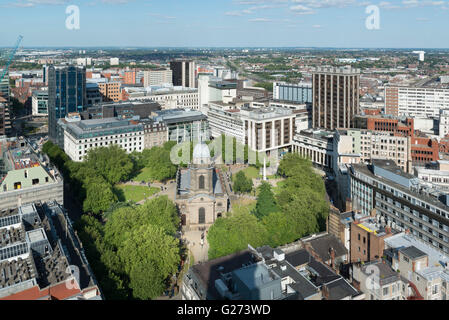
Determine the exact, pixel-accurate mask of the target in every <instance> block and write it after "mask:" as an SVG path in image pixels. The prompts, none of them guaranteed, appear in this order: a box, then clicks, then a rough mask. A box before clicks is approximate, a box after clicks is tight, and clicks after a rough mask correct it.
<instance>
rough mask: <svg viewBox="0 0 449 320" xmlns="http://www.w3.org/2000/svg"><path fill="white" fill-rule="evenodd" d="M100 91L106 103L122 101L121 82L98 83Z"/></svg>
mask: <svg viewBox="0 0 449 320" xmlns="http://www.w3.org/2000/svg"><path fill="white" fill-rule="evenodd" d="M98 89H99V91H100V95H101V98H102V100H103V101H105V102H110V101H114V102H119V101H121V100H122V91H121V84H120V82H113V81H111V82H98Z"/></svg>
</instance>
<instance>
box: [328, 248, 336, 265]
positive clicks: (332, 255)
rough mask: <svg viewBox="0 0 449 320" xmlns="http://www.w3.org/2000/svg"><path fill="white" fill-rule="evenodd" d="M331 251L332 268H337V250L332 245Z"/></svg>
mask: <svg viewBox="0 0 449 320" xmlns="http://www.w3.org/2000/svg"><path fill="white" fill-rule="evenodd" d="M329 253H330V256H331V268H333V269H335V250H334V248H332V247H330V248H329Z"/></svg>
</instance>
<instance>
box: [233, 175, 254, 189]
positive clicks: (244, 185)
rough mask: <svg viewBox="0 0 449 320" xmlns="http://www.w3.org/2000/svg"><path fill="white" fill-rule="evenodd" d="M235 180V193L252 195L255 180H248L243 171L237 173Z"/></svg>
mask: <svg viewBox="0 0 449 320" xmlns="http://www.w3.org/2000/svg"><path fill="white" fill-rule="evenodd" d="M234 179H235V180H234V185H233V189H234V192H241V193H250V192H251V190H252V189H253V180H252V179H250V178H247V177H246V175H245V173H244V172H243V171H239V172H237V173H236V175H235V178H234Z"/></svg>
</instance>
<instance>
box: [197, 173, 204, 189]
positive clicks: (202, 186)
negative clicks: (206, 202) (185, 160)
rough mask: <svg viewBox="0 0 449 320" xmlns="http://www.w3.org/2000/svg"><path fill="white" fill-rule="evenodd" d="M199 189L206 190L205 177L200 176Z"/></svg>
mask: <svg viewBox="0 0 449 320" xmlns="http://www.w3.org/2000/svg"><path fill="white" fill-rule="evenodd" d="M198 188H199V189H204V176H200V178H199V183H198Z"/></svg>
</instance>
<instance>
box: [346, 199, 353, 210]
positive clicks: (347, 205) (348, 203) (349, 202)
mask: <svg viewBox="0 0 449 320" xmlns="http://www.w3.org/2000/svg"><path fill="white" fill-rule="evenodd" d="M346 211H352V201H351V199H349V198H347V199H346Z"/></svg>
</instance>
